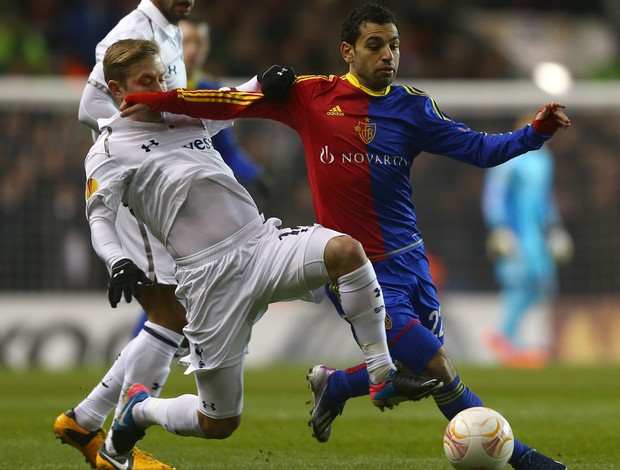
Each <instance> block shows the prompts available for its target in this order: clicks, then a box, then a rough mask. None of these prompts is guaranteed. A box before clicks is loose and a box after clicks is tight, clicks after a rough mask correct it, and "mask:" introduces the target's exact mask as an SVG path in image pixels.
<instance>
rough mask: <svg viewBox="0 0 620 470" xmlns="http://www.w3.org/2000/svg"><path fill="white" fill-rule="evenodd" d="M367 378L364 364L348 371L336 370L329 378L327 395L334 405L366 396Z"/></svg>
mask: <svg viewBox="0 0 620 470" xmlns="http://www.w3.org/2000/svg"><path fill="white" fill-rule="evenodd" d="M368 387H369V377H368V370H366V364H360V365H357V366H355V367H349V368H348V369H344V370H340V369H338V370H337V371H336V372H334V373H333V374H332V375H331V376H330V378H329V394H330V396H331V397H332V400H334V401H335V402H336V403H344V402H345V401H347V400H348V399H349V398H353V397H360V396H363V395H368Z"/></svg>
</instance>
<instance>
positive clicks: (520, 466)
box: [512, 449, 566, 470]
mask: <svg viewBox="0 0 620 470" xmlns="http://www.w3.org/2000/svg"><path fill="white" fill-rule="evenodd" d="M512 466H513V468H514V469H515V470H566V465H564V464H563V463H562V462H558V461H557V460H553V459H552V458H551V457H547V456H546V455H543V454H541V453H540V452H538V451H537V450H536V449H530V450H528V451H527V452H526V453H525V454H523V455H522V456H521V458H520V459H519V460H518V461H517V463H516V464H514V463H513V464H512Z"/></svg>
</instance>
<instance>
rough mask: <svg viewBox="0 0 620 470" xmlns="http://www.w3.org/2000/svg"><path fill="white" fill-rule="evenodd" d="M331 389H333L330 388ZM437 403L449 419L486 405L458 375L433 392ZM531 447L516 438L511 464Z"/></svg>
mask: <svg viewBox="0 0 620 470" xmlns="http://www.w3.org/2000/svg"><path fill="white" fill-rule="evenodd" d="M330 391H331V390H330ZM433 398H434V399H435V403H436V404H437V407H438V408H439V410H440V411H441V412H442V413H443V415H444V416H445V417H446V418H448V420H450V419H452V418H454V417H455V416H456V415H457V414H458V413H459V412H460V411H463V410H465V409H467V408H472V407H474V406H484V403H482V400H481V399H480V398H478V396H477V395H476V394H475V393H474V392H472V391H471V390H470V389H469V387H467V386H466V385H465V384H464V383H463V382H461V378H460V377H459V376H458V375H457V376H456V378H455V379H454V380H453V381H452V383H451V384H449V385H445V386H443V387H441V388H440V389H439V390H438V391H437V392H436V393H434V394H433ZM530 449H531V447H529V446H527V445H525V444H523V443H522V442H520V441H518V440H517V439H516V438H515V440H514V451H513V452H512V457H510V460H509V462H510V464H513V463H516V462H517V460H519V459H520V458H521V456H522V455H523V454H525V453H526V452H527V451H528V450H530Z"/></svg>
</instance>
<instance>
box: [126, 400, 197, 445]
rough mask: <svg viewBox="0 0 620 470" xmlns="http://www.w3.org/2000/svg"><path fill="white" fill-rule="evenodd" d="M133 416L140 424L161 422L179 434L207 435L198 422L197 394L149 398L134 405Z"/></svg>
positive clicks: (146, 425)
mask: <svg viewBox="0 0 620 470" xmlns="http://www.w3.org/2000/svg"><path fill="white" fill-rule="evenodd" d="M132 416H133V419H134V421H135V422H136V423H137V424H139V425H140V426H144V427H149V426H152V425H153V424H159V425H160V426H163V427H164V428H165V429H167V430H168V431H170V432H171V433H173V434H178V435H179V436H192V437H202V438H204V437H205V436H204V433H203V432H202V428H201V427H200V424H199V422H198V396H197V395H189V394H186V395H181V396H179V397H176V398H147V399H146V400H144V401H143V402H140V403H137V404H136V405H135V406H134V407H133V410H132Z"/></svg>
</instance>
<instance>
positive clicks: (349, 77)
mask: <svg viewBox="0 0 620 470" xmlns="http://www.w3.org/2000/svg"><path fill="white" fill-rule="evenodd" d="M344 77H345V79H346V80H347V81H348V82H350V83H351V85H353V86H356V87H357V88H359V89H361V90H362V91H364V92H365V93H368V94H369V95H372V96H385V95H387V94H388V93H389V92H390V88H391V86H392V85H388V86H387V87H386V88H385V90H383V91H374V90H371V89H370V88H367V87H365V86H364V85H362V84H361V83H360V82H359V80H358V79H357V78H355V76H354V75H353V74H352V73H351V72H348V73H347V74H346V75H345V76H344Z"/></svg>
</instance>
